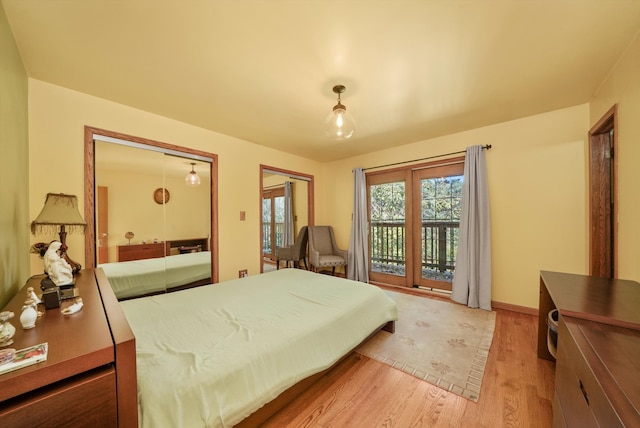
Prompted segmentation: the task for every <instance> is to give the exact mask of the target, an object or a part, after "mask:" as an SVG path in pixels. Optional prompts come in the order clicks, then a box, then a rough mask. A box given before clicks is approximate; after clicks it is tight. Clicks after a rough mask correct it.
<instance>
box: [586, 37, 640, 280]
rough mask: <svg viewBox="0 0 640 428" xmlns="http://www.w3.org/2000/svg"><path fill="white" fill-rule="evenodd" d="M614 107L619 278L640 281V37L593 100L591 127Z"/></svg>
mask: <svg viewBox="0 0 640 428" xmlns="http://www.w3.org/2000/svg"><path fill="white" fill-rule="evenodd" d="M614 104H618V153H616V154H615V156H616V158H617V160H618V201H617V202H618V248H617V251H618V277H620V278H625V279H632V280H635V281H640V197H639V192H638V185H640V167H639V165H640V36H636V38H635V40H634V41H633V42H632V43H631V45H630V46H629V48H628V49H627V51H626V53H625V55H623V57H622V58H621V59H620V61H619V62H618V64H617V65H616V66H615V68H614V69H613V70H612V72H611V73H610V75H609V77H608V78H607V79H606V81H605V82H604V83H603V85H602V86H601V87H600V90H599V91H598V92H597V93H596V95H595V96H594V97H593V99H592V100H591V104H590V108H591V111H590V124H591V126H593V125H594V124H595V123H596V122H598V120H600V118H601V117H602V116H603V115H604V114H605V113H606V112H607V111H608V110H609V109H610V108H611V107H612V106H613V105H614Z"/></svg>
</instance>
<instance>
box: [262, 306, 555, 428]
mask: <svg viewBox="0 0 640 428" xmlns="http://www.w3.org/2000/svg"><path fill="white" fill-rule="evenodd" d="M496 312H497V316H496V330H495V335H494V338H493V342H492V344H491V350H490V351H489V359H488V361H487V365H486V368H485V373H484V378H483V381H482V388H481V391H480V399H479V400H478V402H477V403H474V402H472V401H469V400H466V399H464V398H462V397H459V396H457V395H455V394H452V393H448V392H446V391H444V390H442V389H439V388H437V387H435V386H432V385H430V384H428V383H426V382H423V381H420V380H418V379H416V378H414V377H412V376H411V375H408V374H406V373H403V372H401V371H400V370H396V369H393V368H391V367H388V366H386V365H385V364H382V363H380V362H377V361H375V360H371V359H369V358H367V357H364V356H360V355H358V354H353V355H351V356H349V357H348V358H347V359H345V360H344V361H343V362H341V363H340V364H339V365H338V366H336V367H335V368H334V369H333V370H331V371H330V372H328V373H327V375H325V376H324V377H322V378H321V379H320V380H319V381H318V382H317V383H316V384H314V385H313V386H312V387H311V388H309V389H308V390H307V391H305V392H304V393H303V394H301V395H300V396H298V397H297V398H296V400H294V401H293V402H291V403H290V404H289V405H288V406H287V407H285V408H283V409H282V410H280V412H278V413H276V414H275V415H274V416H273V417H272V418H271V419H269V420H268V421H267V423H266V424H265V425H263V426H264V427H332V428H340V427H349V428H351V427H353V428H360V427H367V428H368V427H398V428H405V427H487V428H496V427H550V426H551V402H552V400H553V381H554V369H555V364H554V363H552V362H550V361H546V360H541V359H538V358H537V356H536V347H537V332H538V324H537V317H534V316H532V315H526V314H520V313H516V312H511V311H507V310H502V309H498V310H496Z"/></svg>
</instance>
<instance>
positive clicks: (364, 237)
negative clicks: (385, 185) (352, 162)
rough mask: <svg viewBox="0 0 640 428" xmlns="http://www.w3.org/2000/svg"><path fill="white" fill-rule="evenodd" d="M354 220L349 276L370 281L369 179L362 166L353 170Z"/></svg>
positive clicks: (348, 265)
mask: <svg viewBox="0 0 640 428" xmlns="http://www.w3.org/2000/svg"><path fill="white" fill-rule="evenodd" d="M353 180H354V182H353V220H352V222H351V239H350V241H349V254H348V259H349V260H348V261H347V278H349V279H353V280H355V281H361V282H369V254H368V248H369V221H368V219H367V179H366V175H365V173H364V170H363V169H362V168H356V169H354V170H353Z"/></svg>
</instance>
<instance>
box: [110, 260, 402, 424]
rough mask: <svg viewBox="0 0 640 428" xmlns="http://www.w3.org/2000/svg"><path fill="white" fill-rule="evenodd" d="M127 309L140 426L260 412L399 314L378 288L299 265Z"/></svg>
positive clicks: (223, 420)
mask: <svg viewBox="0 0 640 428" xmlns="http://www.w3.org/2000/svg"><path fill="white" fill-rule="evenodd" d="M120 307H121V308H122V311H123V312H124V314H125V317H126V319H127V321H128V323H129V325H130V326H131V329H132V330H133V333H134V335H135V337H136V365H137V391H138V422H139V426H141V427H162V426H167V427H172V426H185V427H186V426H188V427H197V426H208V427H217V426H220V427H230V426H234V425H236V424H238V423H240V422H241V421H243V420H245V421H246V420H247V419H246V418H248V417H249V419H251V417H253V416H255V415H256V414H260V413H261V411H260V410H259V409H260V408H261V407H263V406H265V405H267V403H274V402H275V401H277V400H276V398H277V397H279V396H280V397H282V396H283V395H284V394H286V392H287V391H292V389H291V388H292V387H295V386H297V385H302V383H301V382H304V380H305V379H311V378H312V377H313V375H316V374H317V373H319V372H322V371H324V370H327V369H329V368H331V367H332V366H333V365H334V364H336V363H337V362H338V361H340V359H341V358H343V357H344V356H345V355H347V354H349V353H350V352H352V351H353V349H354V348H356V347H357V346H358V345H359V344H360V343H362V342H363V341H364V340H365V339H367V338H368V337H370V336H371V335H372V334H373V333H374V332H376V331H377V330H379V329H380V328H382V327H384V326H392V325H393V322H394V321H395V320H396V319H397V308H396V305H395V302H393V300H391V299H390V298H389V297H387V295H386V294H385V293H384V292H382V291H381V290H380V289H378V288H377V287H375V286H371V285H369V284H365V283H361V282H355V281H350V280H346V279H342V278H337V277H330V276H327V275H323V274H317V273H312V272H309V271H303V270H300V269H283V270H278V271H273V272H269V273H265V274H261V275H255V276H250V277H247V278H242V279H237V280H231V281H226V282H223V283H220V284H215V285H209V286H203V287H197V288H191V289H188V290H183V291H180V292H177V293H170V294H161V295H156V296H149V297H144V298H140V299H134V300H127V301H123V302H120ZM268 407H269V405H267V406H265V409H266V408H268ZM270 411H271V410H270ZM274 411H275V410H274ZM250 415H251V416H250ZM261 417H262V416H261Z"/></svg>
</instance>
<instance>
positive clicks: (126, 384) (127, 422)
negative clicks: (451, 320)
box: [95, 269, 395, 428]
mask: <svg viewBox="0 0 640 428" xmlns="http://www.w3.org/2000/svg"><path fill="white" fill-rule="evenodd" d="M95 277H96V283H97V286H98V289H99V291H100V295H101V297H102V303H103V306H104V311H105V314H106V316H107V321H108V323H109V328H110V329H111V333H112V336H113V340H114V344H115V360H116V364H115V366H116V380H117V384H116V385H117V387H116V389H117V391H116V393H117V403H118V421H119V426H123V427H124V426H126V427H129V426H131V427H137V426H138V402H137V380H136V355H135V341H132V340H131V337H132V336H133V333H132V331H131V328H130V327H129V323H128V322H127V319H126V318H125V315H124V312H123V311H122V309H121V307H120V304H119V302H118V300H117V299H116V297H115V294H114V293H113V290H112V289H111V285H109V282H108V280H107V277H106V275H105V274H104V272H103V271H102V269H96V270H95ZM380 330H385V331H389V332H390V333H393V332H394V331H395V321H390V322H388V323H385V324H384V325H382V326H380V327H379V328H377V329H376V330H375V331H373V332H372V333H371V334H370V335H369V336H368V337H367V339H365V340H364V341H363V343H364V342H366V341H367V340H369V338H371V337H372V336H373V335H374V334H376V333H377V332H378V331H380ZM354 350H355V348H354V349H352V350H351V351H349V352H348V353H347V354H345V355H344V356H343V357H342V359H341V360H340V361H338V362H337V363H336V364H334V365H333V366H332V367H330V368H329V369H327V370H324V371H322V372H319V373H316V374H314V375H312V376H309V377H307V378H306V379H303V380H302V381H300V382H298V383H296V384H295V385H293V386H291V387H290V388H289V389H287V390H286V391H284V392H283V393H282V394H280V395H279V396H278V397H276V398H275V399H274V400H272V401H271V402H269V403H267V404H265V405H264V406H262V407H261V408H260V409H259V410H257V411H256V412H254V413H253V414H251V415H250V416H249V417H247V418H246V419H245V420H243V421H242V422H241V423H240V424H238V425H237V426H238V427H242V428H247V427H257V426H259V425H260V424H262V423H263V422H264V421H266V420H267V419H269V418H270V417H271V416H273V415H274V414H275V413H276V412H278V411H279V410H280V409H281V408H283V407H284V406H286V405H287V404H288V403H289V402H291V401H292V400H293V399H294V398H296V397H297V396H298V395H300V394H301V393H302V392H303V391H304V390H305V389H307V388H309V387H310V386H311V385H312V384H313V383H315V382H316V381H318V380H319V379H320V378H321V377H322V376H324V375H325V374H326V373H327V372H328V371H329V370H331V369H332V368H333V367H335V366H336V365H338V364H339V363H340V362H341V361H342V360H343V359H344V358H346V357H347V356H349V355H351V354H352V353H353V352H354Z"/></svg>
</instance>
